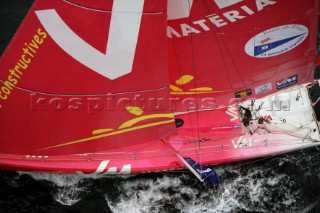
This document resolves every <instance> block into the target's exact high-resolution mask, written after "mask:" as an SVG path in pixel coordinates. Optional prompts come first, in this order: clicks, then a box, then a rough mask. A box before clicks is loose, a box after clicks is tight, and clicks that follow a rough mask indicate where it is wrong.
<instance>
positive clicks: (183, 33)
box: [168, 0, 318, 106]
mask: <svg viewBox="0 0 320 213" xmlns="http://www.w3.org/2000/svg"><path fill="white" fill-rule="evenodd" d="M181 2H184V5H182V4H179V5H175V4H173V6H174V7H175V10H174V9H172V10H171V13H172V15H171V14H170V10H169V19H170V18H171V20H169V27H168V36H169V37H170V38H169V44H170V45H169V46H170V49H169V50H170V51H171V53H170V54H169V56H170V58H169V62H170V66H169V67H170V78H171V84H172V85H174V86H177V87H179V88H180V87H181V88H180V89H181V91H180V92H179V91H177V88H175V87H173V88H172V92H171V93H172V94H173V95H176V94H179V95H180V96H181V95H188V94H189V95H192V94H197V95H198V97H201V96H205V95H204V94H207V95H206V96H210V97H213V98H215V100H216V102H215V104H216V106H221V105H228V104H230V103H232V101H231V102H230V100H232V99H233V98H237V101H241V100H243V98H244V97H249V98H259V97H263V96H266V95H268V94H271V93H274V92H277V91H280V90H282V89H283V88H286V87H289V86H291V85H298V84H302V83H306V82H309V81H311V80H312V78H313V68H314V60H315V51H316V35H317V20H318V18H317V1H313V0H312V1H307V2H305V1H303V2H302V1H294V2H293V1H289V0H285V1H276V0H272V1H271V0H259V1H245V0H234V1H222V0H214V1H213V0H204V1H197V0H194V1H181ZM169 6H170V3H169ZM183 8H190V13H182V12H181V15H180V16H179V15H177V14H176V15H174V14H175V13H174V11H176V10H178V9H180V10H183ZM182 75H185V76H192V77H194V80H192V81H190V82H185V83H183V85H182V84H180V85H177V83H176V81H177V79H179V78H180V77H181V76H182ZM288 81H290V83H288ZM195 88H199V89H198V93H196V92H194V91H195ZM201 88H202V90H201Z"/></svg>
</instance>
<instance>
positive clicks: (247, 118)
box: [240, 106, 252, 127]
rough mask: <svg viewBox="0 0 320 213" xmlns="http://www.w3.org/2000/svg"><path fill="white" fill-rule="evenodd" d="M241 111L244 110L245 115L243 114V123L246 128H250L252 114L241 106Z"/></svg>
mask: <svg viewBox="0 0 320 213" xmlns="http://www.w3.org/2000/svg"><path fill="white" fill-rule="evenodd" d="M240 109H241V110H244V113H242V115H243V118H242V123H243V124H244V126H246V127H247V126H249V125H250V121H251V119H252V113H251V111H250V109H248V108H245V107H243V106H240Z"/></svg>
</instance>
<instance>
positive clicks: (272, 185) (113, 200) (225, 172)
mask: <svg viewBox="0 0 320 213" xmlns="http://www.w3.org/2000/svg"><path fill="white" fill-rule="evenodd" d="M32 2H33V0H23V1H22V0H1V1H0V8H1V9H0V54H1V53H2V52H3V51H4V49H5V47H6V46H7V44H8V42H9V41H10V39H11V38H12V36H13V35H14V33H15V31H16V29H17V27H18V26H19V24H20V23H21V21H22V19H23V17H24V16H25V14H26V12H27V11H28V9H29V7H30V6H31V4H32ZM215 168H216V170H217V172H218V173H219V175H220V176H221V178H222V183H221V184H219V185H207V184H203V183H200V182H199V181H198V180H197V179H196V178H195V177H193V176H192V175H191V174H190V173H189V172H172V173H154V174H142V175H131V176H121V177H119V176H116V177H113V176H106V177H97V178H83V177H79V176H76V175H62V174H60V175H59V174H46V173H31V174H28V173H22V172H6V171H2V172H0V212H78V213H79V212H92V213H93V212H129V213H131V212H146V213H148V212H314V213H317V212H320V148H319V147H316V148H309V149H306V150H302V151H298V152H294V153H290V154H285V155H280V156H276V157H272V158H267V159H259V160H252V161H245V162H239V163H233V164H227V165H221V166H216V167H215Z"/></svg>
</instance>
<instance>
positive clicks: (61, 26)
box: [36, 0, 144, 80]
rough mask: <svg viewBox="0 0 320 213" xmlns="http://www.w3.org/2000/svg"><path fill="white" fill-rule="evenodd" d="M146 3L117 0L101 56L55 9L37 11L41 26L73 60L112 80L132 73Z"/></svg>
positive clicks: (115, 0)
mask: <svg viewBox="0 0 320 213" xmlns="http://www.w3.org/2000/svg"><path fill="white" fill-rule="evenodd" d="M143 5H144V0H114V1H113V6H112V15H111V22H110V29H109V36H108V35H105V36H106V37H107V36H108V42H107V47H106V52H105V53H101V52H100V51H98V50H97V49H95V48H94V47H92V46H91V45H90V44H88V43H87V42H86V41H84V40H83V39H82V38H80V37H79V36H78V35H77V34H76V32H74V31H72V30H71V29H70V28H69V26H68V25H67V24H66V23H65V22H64V21H63V20H62V19H61V17H60V16H59V15H58V13H57V12H56V10H54V9H49V10H38V11H36V15H37V16H38V18H39V20H40V22H41V24H42V25H43V26H44V28H45V29H46V31H47V32H48V33H49V35H50V36H51V38H52V39H53V40H54V41H55V42H56V43H57V44H58V45H59V46H60V47H61V48H62V49H63V50H64V51H65V52H66V53H68V54H69V55H70V56H71V57H73V58H74V59H75V60H77V61H79V62H80V63H81V64H83V65H85V66H86V67H88V68H90V69H92V70H93V71H95V72H97V73H99V74H101V75H103V76H105V77H107V78H109V79H111V80H113V79H116V78H119V77H121V76H123V75H126V74H128V73H130V72H131V71H132V65H133V60H134V56H135V51H136V45H137V41H138V34H139V30H140V24H141V16H142V11H143Z"/></svg>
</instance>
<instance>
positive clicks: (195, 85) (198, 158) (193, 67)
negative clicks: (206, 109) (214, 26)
mask: <svg viewBox="0 0 320 213" xmlns="http://www.w3.org/2000/svg"><path fill="white" fill-rule="evenodd" d="M188 4H189V17H188V18H189V26H191V7H192V5H191V4H190V1H188ZM190 31H191V33H190V41H191V55H192V72H193V76H194V81H193V84H194V88H197V83H196V72H195V55H194V54H195V53H194V46H193V45H194V44H193V32H192V28H190ZM194 99H195V106H196V112H195V113H196V128H197V130H196V131H197V138H198V139H200V129H199V112H198V101H197V94H196V93H194ZM198 141H199V140H198ZM195 146H197V143H195ZM196 148H197V147H196ZM198 149H199V151H200V141H199V142H198ZM196 150H197V149H196ZM196 154H197V160H198V161H199V162H201V156H198V153H196Z"/></svg>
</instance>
